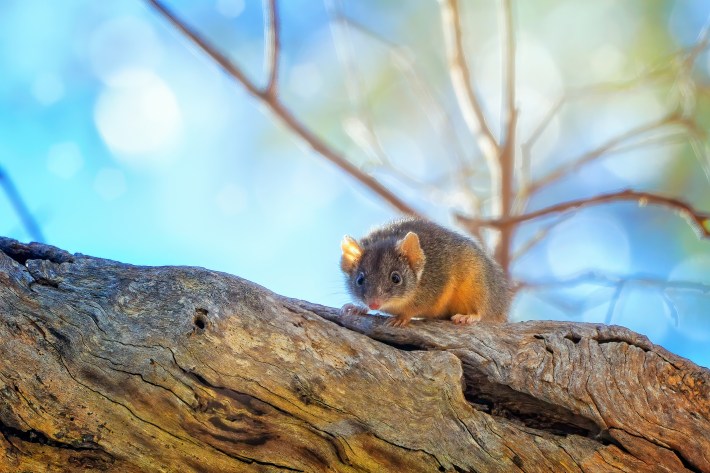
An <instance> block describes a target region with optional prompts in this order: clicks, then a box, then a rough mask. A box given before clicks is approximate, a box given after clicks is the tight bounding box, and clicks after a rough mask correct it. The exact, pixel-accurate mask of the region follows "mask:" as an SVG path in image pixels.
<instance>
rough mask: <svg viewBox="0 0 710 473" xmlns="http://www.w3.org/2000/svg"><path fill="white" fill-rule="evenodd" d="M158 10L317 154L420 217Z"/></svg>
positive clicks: (155, 3) (154, 1) (156, 3)
mask: <svg viewBox="0 0 710 473" xmlns="http://www.w3.org/2000/svg"><path fill="white" fill-rule="evenodd" d="M145 1H146V2H147V3H148V4H150V5H151V6H152V7H153V8H155V10H156V11H157V12H158V13H160V14H161V16H163V17H164V18H165V19H167V20H168V21H169V22H170V24H172V25H173V26H174V27H175V28H177V29H178V30H179V31H180V32H181V33H182V34H184V35H185V36H186V37H187V38H188V39H190V40H191V41H192V42H193V43H194V44H195V45H197V46H198V47H199V48H200V49H201V50H202V51H203V52H204V53H206V54H207V55H208V56H209V57H210V58H211V59H212V60H213V61H215V62H216V63H217V64H218V65H219V66H220V67H221V68H222V69H223V70H224V71H225V72H226V73H227V75H229V76H230V77H232V78H233V79H235V80H236V81H237V82H239V83H240V84H242V86H244V88H245V89H246V90H247V91H248V92H249V93H250V94H251V95H252V96H254V97H255V98H256V99H258V100H259V101H260V102H261V103H263V104H264V105H265V106H266V107H267V108H268V109H269V110H271V111H272V112H273V113H274V115H275V116H276V117H277V118H278V119H279V120H281V122H282V123H283V124H284V125H285V126H286V127H287V128H288V129H289V130H291V132H293V133H294V134H295V135H296V136H298V137H299V138H301V139H302V140H303V141H305V142H306V144H307V145H308V146H310V147H311V149H313V151H315V152H316V153H318V154H320V155H321V156H323V157H324V158H325V159H326V160H328V161H330V162H331V163H333V164H334V165H335V166H337V167H338V168H340V169H341V170H342V171H344V172H345V173H346V174H348V175H350V176H351V177H353V178H354V179H356V180H357V181H359V182H360V183H361V184H363V185H364V186H365V187H367V188H368V189H370V190H371V191H372V192H374V193H375V194H376V195H378V196H379V197H380V198H382V199H383V200H385V201H386V202H387V203H389V204H390V205H391V206H393V207H394V208H395V209H397V210H398V211H400V212H402V213H404V214H408V215H415V216H416V215H419V212H417V211H416V210H415V209H414V208H413V207H411V206H410V205H409V204H407V203H406V202H404V201H403V200H402V199H400V198H399V197H397V196H396V195H395V194H394V193H392V192H391V191H390V190H389V189H387V188H386V187H385V186H384V185H382V184H381V183H380V182H379V181H377V180H376V179H374V178H373V177H372V176H370V175H368V174H367V173H365V172H363V171H362V170H361V169H359V168H358V167H357V166H355V165H354V164H352V163H351V162H350V161H348V160H347V158H346V157H345V156H343V155H342V154H340V153H339V152H337V151H336V150H335V149H333V148H332V147H331V146H330V145H328V144H327V143H326V142H325V141H323V140H322V139H321V138H320V137H318V136H317V135H316V134H315V133H314V132H313V131H311V130H310V129H309V128H308V127H307V126H306V125H305V124H304V123H303V122H302V121H300V120H299V119H298V118H296V117H295V116H294V115H293V113H292V112H291V111H290V110H288V109H287V108H286V106H285V105H284V104H283V103H282V102H281V101H280V100H279V98H278V95H276V94H270V93H268V88H267V89H261V88H259V87H258V86H257V85H256V84H255V83H254V82H252V81H251V80H250V79H249V78H248V77H247V76H246V74H245V73H244V72H243V71H242V70H241V69H240V68H239V67H238V66H237V65H235V64H234V63H233V62H232V61H230V60H229V59H227V57H226V56H225V55H224V54H222V53H221V52H220V51H218V50H217V49H216V48H214V47H213V46H212V45H210V44H209V43H207V41H206V40H204V39H203V38H202V37H201V36H200V35H199V34H198V33H196V32H195V31H194V30H192V28H190V27H189V26H188V25H187V24H186V23H184V22H183V21H182V20H181V19H179V18H178V17H177V16H175V15H174V14H173V13H172V12H171V11H170V10H169V9H168V8H167V7H165V5H163V3H162V2H161V1H160V0H145Z"/></svg>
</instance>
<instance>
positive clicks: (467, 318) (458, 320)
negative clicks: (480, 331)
mask: <svg viewBox="0 0 710 473" xmlns="http://www.w3.org/2000/svg"><path fill="white" fill-rule="evenodd" d="M479 320H481V316H480V315H478V314H456V315H454V316H452V317H451V321H452V322H453V323H455V324H456V325H469V324H472V323H475V322H478V321H479Z"/></svg>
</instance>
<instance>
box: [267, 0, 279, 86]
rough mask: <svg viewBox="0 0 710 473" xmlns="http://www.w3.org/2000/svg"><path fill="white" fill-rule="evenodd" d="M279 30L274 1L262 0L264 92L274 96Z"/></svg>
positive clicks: (277, 77)
mask: <svg viewBox="0 0 710 473" xmlns="http://www.w3.org/2000/svg"><path fill="white" fill-rule="evenodd" d="M280 30H281V28H280V25H279V11H278V6H277V4H276V0H264V35H265V38H264V55H265V58H264V64H265V65H266V66H267V77H268V78H269V79H268V82H267V83H266V89H265V92H266V94H267V95H276V93H277V89H278V81H279V56H280V55H281V40H280V37H281V31H280Z"/></svg>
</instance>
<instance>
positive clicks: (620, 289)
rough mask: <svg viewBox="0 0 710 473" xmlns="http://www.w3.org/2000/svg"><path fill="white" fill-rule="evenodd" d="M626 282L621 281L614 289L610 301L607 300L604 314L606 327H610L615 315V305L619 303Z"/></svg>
mask: <svg viewBox="0 0 710 473" xmlns="http://www.w3.org/2000/svg"><path fill="white" fill-rule="evenodd" d="M626 282H627V281H626V280H621V281H619V283H618V284H617V286H616V289H615V290H614V294H613V295H612V296H611V299H610V300H609V308H608V309H607V312H606V317H605V318H604V323H605V324H607V325H610V324H611V323H612V321H613V320H614V314H615V313H616V304H617V303H618V302H619V299H620V298H621V294H622V293H623V292H624V287H625V286H626Z"/></svg>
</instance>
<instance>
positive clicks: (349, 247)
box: [340, 235, 362, 273]
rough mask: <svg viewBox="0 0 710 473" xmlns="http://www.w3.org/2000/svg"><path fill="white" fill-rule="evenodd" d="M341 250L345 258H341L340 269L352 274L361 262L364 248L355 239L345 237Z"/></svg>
mask: <svg viewBox="0 0 710 473" xmlns="http://www.w3.org/2000/svg"><path fill="white" fill-rule="evenodd" d="M340 249H342V250H343V256H342V258H340V269H342V270H343V271H345V272H346V273H351V272H352V271H353V269H355V267H356V266H357V264H358V263H359V262H360V258H361V257H362V248H360V245H358V243H357V241H355V239H354V238H353V237H351V236H348V235H345V236H344V237H343V241H342V242H341V243H340Z"/></svg>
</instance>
